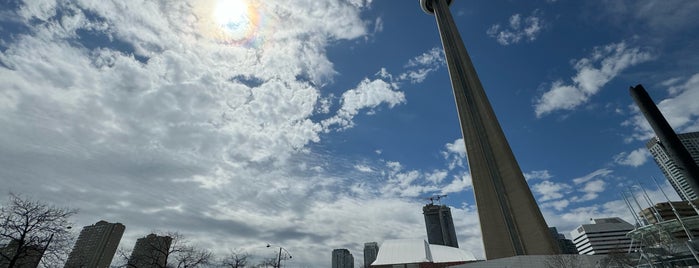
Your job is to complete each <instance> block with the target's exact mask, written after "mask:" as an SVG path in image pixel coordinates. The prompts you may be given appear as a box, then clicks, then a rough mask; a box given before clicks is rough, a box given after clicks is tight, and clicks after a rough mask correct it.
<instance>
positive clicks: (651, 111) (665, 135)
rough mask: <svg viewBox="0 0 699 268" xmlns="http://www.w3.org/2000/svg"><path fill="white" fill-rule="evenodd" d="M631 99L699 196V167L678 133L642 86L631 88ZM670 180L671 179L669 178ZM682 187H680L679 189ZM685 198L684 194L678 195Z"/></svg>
mask: <svg viewBox="0 0 699 268" xmlns="http://www.w3.org/2000/svg"><path fill="white" fill-rule="evenodd" d="M629 91H630V93H631V97H632V98H633V100H634V101H635V102H636V105H638V108H639V109H640V110H641V113H643V116H644V117H645V118H646V120H648V123H649V124H650V126H651V127H652V128H653V132H655V135H656V136H657V137H658V140H659V141H660V145H661V146H663V147H664V149H665V152H667V155H668V156H669V157H670V159H671V160H672V161H673V162H674V163H675V165H676V166H677V168H678V169H679V170H680V172H682V175H684V178H685V180H686V181H687V184H689V187H691V188H692V190H693V191H694V193H695V194H697V195H699V167H697V163H695V162H694V159H692V155H690V154H689V152H688V151H687V148H686V147H684V145H683V144H682V142H681V141H680V138H678V137H677V133H675V131H674V130H673V129H672V127H671V126H670V124H669V123H668V122H667V120H665V117H664V116H663V114H662V113H661V112H660V110H659V109H658V106H656V105H655V103H654V102H653V99H651V97H650V95H648V92H647V91H646V89H645V88H643V86H642V85H640V84H639V85H637V86H635V87H631V88H629ZM668 179H670V178H668ZM681 187H682V186H679V185H678V188H681ZM678 194H679V195H680V196H683V195H682V193H678ZM687 201H690V200H687Z"/></svg>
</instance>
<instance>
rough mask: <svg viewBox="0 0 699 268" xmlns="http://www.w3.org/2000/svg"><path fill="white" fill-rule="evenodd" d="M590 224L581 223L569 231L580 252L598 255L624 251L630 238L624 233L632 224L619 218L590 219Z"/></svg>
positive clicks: (631, 227) (631, 228)
mask: <svg viewBox="0 0 699 268" xmlns="http://www.w3.org/2000/svg"><path fill="white" fill-rule="evenodd" d="M590 221H591V224H583V225H580V226H579V227H578V228H576V229H575V230H573V231H571V232H570V235H571V237H572V238H573V243H575V247H576V248H577V249H578V252H579V253H580V254H587V255H599V254H608V253H615V252H626V251H627V250H628V249H629V246H630V245H631V238H628V237H627V236H626V234H627V233H628V232H630V231H631V230H633V228H634V226H633V225H632V224H630V223H628V222H626V221H624V220H622V219H621V218H602V219H591V220H590Z"/></svg>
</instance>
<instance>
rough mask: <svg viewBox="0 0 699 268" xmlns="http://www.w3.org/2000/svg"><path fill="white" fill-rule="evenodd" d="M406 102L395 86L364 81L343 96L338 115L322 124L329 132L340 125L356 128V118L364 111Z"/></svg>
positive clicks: (375, 81) (378, 81)
mask: <svg viewBox="0 0 699 268" xmlns="http://www.w3.org/2000/svg"><path fill="white" fill-rule="evenodd" d="M404 102H405V94H404V93H403V92H400V91H396V90H395V88H394V85H392V84H390V83H388V82H386V81H384V80H381V79H376V80H369V79H366V78H365V79H364V80H362V81H361V82H360V83H359V85H357V87H356V88H354V89H350V90H347V91H345V93H343V94H342V103H341V104H342V106H341V107H340V109H339V110H338V111H337V115H335V116H334V117H331V118H329V119H326V120H324V121H323V122H322V125H323V129H324V130H325V131H326V132H328V131H330V129H331V127H333V126H334V125H338V127H339V128H340V129H347V128H351V127H353V126H354V121H353V119H354V117H355V116H356V115H357V114H359V111H360V110H363V109H374V108H376V107H378V106H379V105H381V104H383V103H386V104H387V105H388V107H389V108H391V107H393V106H396V105H398V104H401V103H404Z"/></svg>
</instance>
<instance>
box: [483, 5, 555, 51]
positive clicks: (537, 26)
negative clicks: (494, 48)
mask: <svg viewBox="0 0 699 268" xmlns="http://www.w3.org/2000/svg"><path fill="white" fill-rule="evenodd" d="M540 13H541V12H539V10H534V12H532V14H531V15H530V16H528V17H526V18H522V15H520V14H514V15H512V16H511V17H510V19H509V23H508V24H507V25H505V26H502V25H500V24H499V23H498V24H494V25H493V26H490V28H488V31H487V32H486V33H487V34H488V36H490V37H492V38H495V40H496V41H497V42H498V43H500V44H501V45H503V46H507V45H512V44H516V43H519V42H520V41H523V40H524V41H527V42H532V41H534V40H536V38H537V36H538V35H539V33H540V32H541V30H542V29H543V19H542V18H541V14H540Z"/></svg>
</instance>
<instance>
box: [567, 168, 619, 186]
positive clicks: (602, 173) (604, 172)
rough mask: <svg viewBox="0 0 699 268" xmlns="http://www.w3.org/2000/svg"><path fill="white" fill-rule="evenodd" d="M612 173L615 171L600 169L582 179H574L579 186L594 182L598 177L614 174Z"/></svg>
mask: <svg viewBox="0 0 699 268" xmlns="http://www.w3.org/2000/svg"><path fill="white" fill-rule="evenodd" d="M612 172H613V171H612V170H611V169H608V168H602V169H598V170H595V171H593V172H591V173H590V174H587V175H585V176H582V177H579V178H575V179H573V183H575V184H576V185H578V184H581V183H585V182H588V181H590V180H592V179H594V178H597V177H606V176H608V175H609V174H612Z"/></svg>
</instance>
